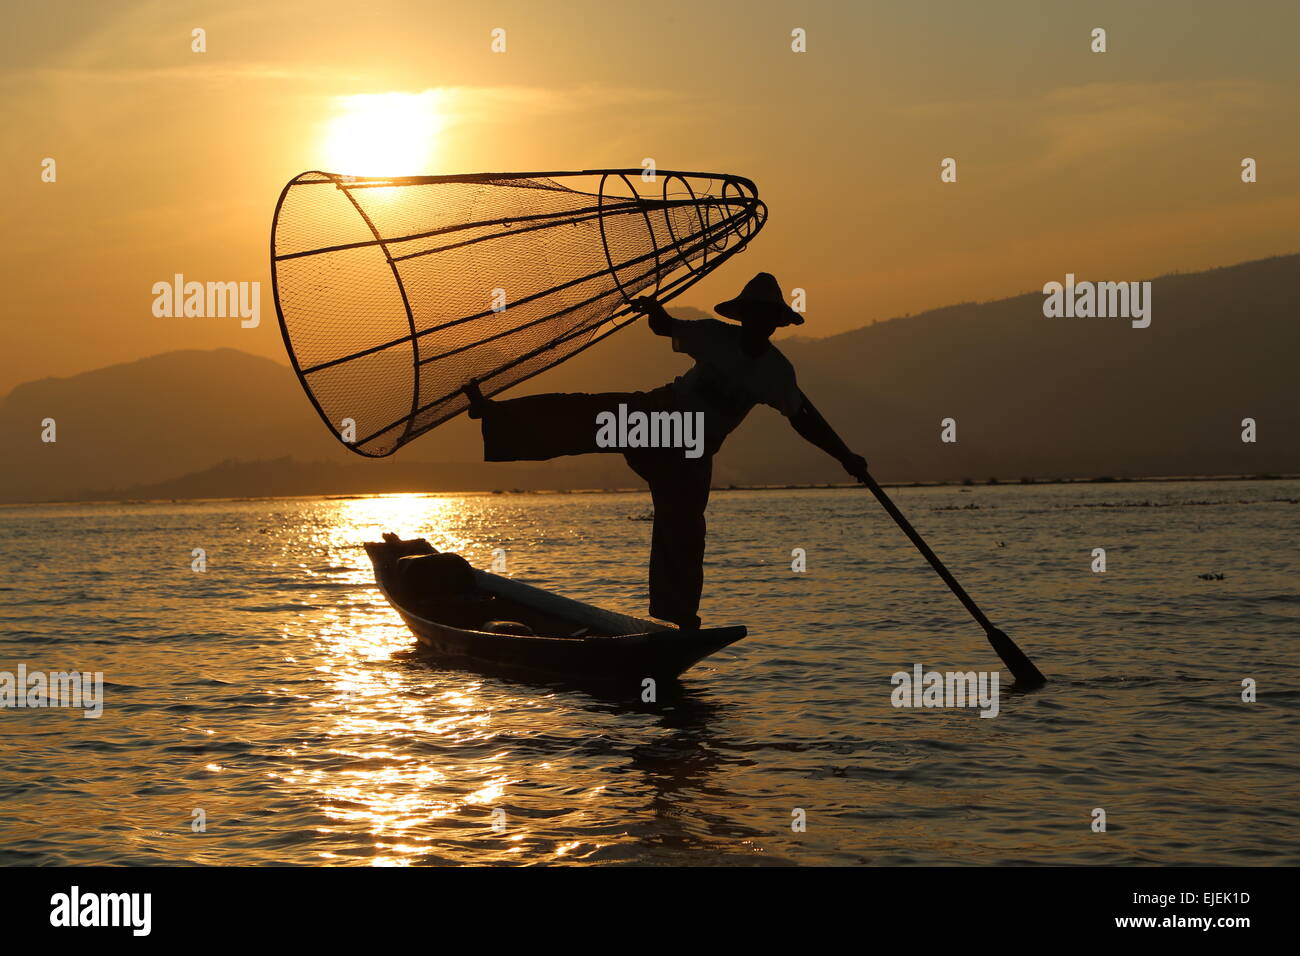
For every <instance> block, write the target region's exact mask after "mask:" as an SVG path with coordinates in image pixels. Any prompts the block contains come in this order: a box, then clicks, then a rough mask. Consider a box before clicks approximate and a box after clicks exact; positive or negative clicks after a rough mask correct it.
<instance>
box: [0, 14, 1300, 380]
mask: <svg viewBox="0 0 1300 956" xmlns="http://www.w3.org/2000/svg"><path fill="white" fill-rule="evenodd" d="M5 26H6V29H5V31H4V35H3V37H0V106H2V107H3V116H4V118H5V126H4V136H3V150H2V152H0V162H2V163H3V165H2V167H0V168H2V169H3V174H4V182H5V197H6V203H5V205H6V216H7V217H8V228H7V229H5V230H4V233H3V237H2V238H0V262H3V265H4V272H5V289H6V292H7V295H6V296H5V300H4V306H3V308H4V324H5V335H4V339H5V348H4V349H0V394H2V393H3V392H5V391H7V390H8V389H9V388H10V387H12V386H13V385H15V384H17V383H19V382H21V381H26V380H29V379H32V378H38V377H42V376H46V375H68V374H74V373H77V372H80V371H84V370H86V369H89V368H94V367H98V366H101V365H105V364H109V363H112V362H118V361H126V360H130V359H134V358H139V357H142V356H146V355H152V354H156V353H158V352H163V351H168V350H171V349H177V348H215V347H221V346H229V347H233V348H239V349H243V350H245V351H249V352H255V353H259V354H264V355H268V356H272V357H275V358H277V359H283V347H282V345H281V342H280V335H279V330H278V327H277V325H276V322H275V314H274V305H273V302H272V300H271V289H270V276H269V268H268V248H267V247H268V231H269V227H270V221H271V214H272V211H273V208H274V204H275V200H276V197H277V195H278V194H279V190H280V189H281V187H282V186H283V185H284V183H285V182H287V181H288V180H289V179H291V178H292V177H293V176H294V175H295V174H297V173H299V172H301V171H303V170H307V169H327V170H330V171H334V172H343V173H358V174H365V173H385V172H397V171H406V172H411V173H419V172H426V173H452V172H477V171H488V170H492V171H498V170H520V171H522V170H548V169H557V170H558V169H584V168H595V167H605V166H610V167H637V166H639V165H640V164H641V162H642V160H643V159H644V158H646V157H651V158H653V159H654V160H655V162H656V163H657V164H658V166H659V167H660V168H663V169H674V168H675V169H686V170H705V171H717V172H732V173H738V174H740V175H744V176H748V177H750V178H752V179H753V180H755V181H756V182H757V184H758V187H759V191H760V195H761V196H762V198H763V199H765V200H766V202H767V203H768V205H769V208H770V220H769V222H768V225H767V227H766V229H765V230H764V232H763V233H762V234H761V235H760V236H759V237H758V238H757V239H756V240H755V241H754V242H753V244H752V245H751V246H750V248H749V250H748V251H747V252H746V253H745V254H744V255H743V256H742V257H740V258H738V259H736V260H735V261H734V262H733V263H731V264H730V265H729V266H727V267H726V268H724V269H723V270H721V271H720V272H719V273H715V274H714V275H712V276H710V277H709V278H708V279H706V280H705V281H704V282H702V283H701V284H700V285H699V286H697V287H696V288H695V289H693V290H691V292H689V293H687V294H686V295H685V296H684V297H683V298H682V299H680V300H678V302H680V303H683V304H688V305H695V306H700V307H705V308H707V307H708V306H710V305H711V304H712V303H713V302H716V301H718V300H720V299H722V298H727V297H730V296H731V295H732V294H734V293H735V292H736V291H738V289H739V287H740V285H741V284H743V282H744V280H745V279H747V278H748V277H749V276H750V275H751V274H752V273H754V272H757V271H759V270H767V271H771V272H774V273H775V274H776V275H777V276H778V278H779V279H780V280H781V281H782V283H783V285H784V286H785V287H786V288H787V289H788V288H790V287H794V286H799V287H802V288H804V289H806V290H807V307H808V323H807V324H806V325H804V326H803V327H802V328H801V329H800V334H805V335H826V334H831V333H835V332H842V331H846V330H848V329H851V328H856V327H858V326H861V325H864V324H867V323H868V322H871V321H873V320H876V319H884V318H889V317H892V316H895V315H900V314H903V313H907V312H917V311H920V310H923V309H926V308H930V307H934V306H940V305H946V304H950V303H953V302H958V301H967V300H972V299H991V298H999V297H1002V296H1005V295H1012V294H1016V293H1020V292H1026V291H1030V290H1034V289H1041V287H1042V285H1043V283H1044V282H1046V281H1049V280H1053V279H1056V280H1060V279H1062V278H1063V276H1064V274H1065V273H1066V272H1073V273H1076V274H1078V275H1080V276H1081V277H1087V276H1095V277H1100V278H1106V279H1110V280H1133V279H1139V278H1145V277H1150V276H1153V275H1158V274H1161V273H1165V272H1170V271H1174V270H1180V271H1192V270H1197V269H1203V268H1210V267H1214V266H1219V265H1227V264H1231V263H1234V262H1240V261H1243V260H1247V259H1253V258H1260V257H1264V256H1268V255H1274V254H1281V253H1290V252H1296V251H1300V175H1298V171H1300V108H1297V103H1298V101H1300V57H1297V56H1296V55H1295V42H1296V37H1297V36H1300V4H1297V3H1295V2H1292V0H1284V2H1252V3H1249V4H1242V3H1233V2H1195V0H1178V2H1175V0H1169V2H1144V3H1133V2H1130V0H1125V2H1116V3H1104V2H1102V3H1088V4H1075V3H1071V4H1066V3H1054V2H1041V0H1025V2H998V0H987V2H979V3H975V2H962V0H950V2H932V3H925V2H916V0H897V2H880V3H868V2H855V3H849V2H842V3H834V2H815V0H812V2H808V0H801V2H779V3H778V2H710V0H690V2H678V0H661V2H656V3H654V4H644V3H617V4H615V3H610V4H600V3H588V2H566V0H548V2H546V3H538V2H536V0H529V2H518V3H516V2H504V3H490V2H483V0H476V2H458V0H448V2H438V3H429V2H367V3H360V4H359V3H355V2H347V3H343V2H335V0H311V2H265V3H263V2H236V0H223V2H212V3H201V2H185V0H156V2H83V3H72V2H59V0H51V2H43V3H39V4H14V5H10V7H9V8H8V9H7V11H6V17H5ZM497 27H500V28H504V29H505V30H506V44H507V50H506V52H505V53H493V52H491V49H490V43H491V35H490V34H491V31H492V30H493V28H497ZM796 27H799V28H803V29H804V30H806V31H807V52H806V53H801V54H796V53H792V52H791V50H790V34H791V30H792V29H794V28H796ZM1094 27H1104V28H1105V29H1106V30H1107V44H1108V50H1107V52H1105V53H1101V54H1098V53H1092V52H1090V50H1089V43H1090V36H1089V34H1090V31H1091V30H1092V29H1093V28H1094ZM195 28H202V29H203V30H205V31H206V44H207V52H204V53H194V52H192V51H191V42H192V41H191V31H192V30H193V29H195ZM394 93H396V94H408V95H407V96H398V97H390V96H386V95H385V94H394ZM345 124H352V125H345ZM395 127H397V128H398V129H399V130H400V132H397V133H393V132H391V131H392V130H393V129H394V128H395ZM358 131H359V132H358ZM358 144H360V145H363V146H364V147H365V149H363V150H360V151H358ZM421 144H431V145H428V146H427V148H426V147H424V146H422V145H421ZM421 154H426V155H421ZM949 156H950V157H954V158H955V159H956V160H957V163H958V181H957V182H956V183H952V184H943V183H941V182H940V181H939V164H940V161H941V160H942V159H943V158H944V157H949ZM1247 156H1249V157H1253V158H1255V159H1256V160H1257V161H1258V164H1259V182H1258V183H1255V184H1252V185H1246V184H1243V183H1242V182H1241V180H1240V163H1241V160H1242V158H1243V157H1247ZM46 157H52V158H54V159H55V160H56V162H57V174H58V178H57V181H56V182H54V183H46V182H42V181H41V178H40V177H41V162H42V160H43V159H45V158H46ZM358 157H360V158H358ZM366 157H369V159H367V158H366ZM376 157H391V158H392V160H393V162H397V163H407V164H409V163H416V164H418V168H413V169H407V170H396V169H392V170H386V169H348V168H341V166H340V164H341V163H346V162H375V161H376ZM178 272H179V273H183V274H184V275H185V276H186V277H187V278H189V279H196V280H199V281H209V280H212V281H260V282H262V283H263V289H262V322H261V326H260V327H259V328H256V329H244V328H241V327H240V323H239V322H238V320H231V319H212V318H209V319H169V318H161V319H160V318H155V317H154V316H153V314H152V312H151V305H152V301H153V295H152V292H151V289H152V286H153V284H154V283H155V282H159V281H170V279H171V277H172V276H173V275H174V274H175V273H178ZM937 347H941V343H937Z"/></svg>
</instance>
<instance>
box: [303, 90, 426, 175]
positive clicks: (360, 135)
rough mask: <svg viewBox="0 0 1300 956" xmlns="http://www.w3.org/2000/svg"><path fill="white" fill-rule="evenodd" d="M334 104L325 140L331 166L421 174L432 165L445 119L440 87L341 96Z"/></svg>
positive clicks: (340, 169)
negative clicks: (335, 113) (415, 91)
mask: <svg viewBox="0 0 1300 956" xmlns="http://www.w3.org/2000/svg"><path fill="white" fill-rule="evenodd" d="M335 108H336V110H337V115H336V116H335V117H334V118H333V119H332V120H330V123H329V127H328V129H327V130H326V134H325V141H324V143H323V144H322V148H323V151H324V156H325V160H326V168H327V169H328V170H329V171H330V172H332V173H343V174H345V175H348V176H417V175H420V174H423V173H429V172H431V171H432V170H431V166H432V163H433V156H434V151H435V149H436V146H437V139H438V134H439V133H441V132H442V130H443V128H444V126H445V125H446V114H445V110H444V103H443V96H442V95H441V93H440V92H439V91H438V90H425V91H423V92H421V93H365V94H359V95H356V96H339V97H336V98H335Z"/></svg>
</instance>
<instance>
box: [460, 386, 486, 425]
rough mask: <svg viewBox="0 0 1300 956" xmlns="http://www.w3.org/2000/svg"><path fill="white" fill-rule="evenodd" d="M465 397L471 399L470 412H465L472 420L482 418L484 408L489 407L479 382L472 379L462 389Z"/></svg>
mask: <svg viewBox="0 0 1300 956" xmlns="http://www.w3.org/2000/svg"><path fill="white" fill-rule="evenodd" d="M461 391H462V392H464V393H465V397H466V398H468V399H469V410H468V411H467V412H465V414H466V415H468V416H469V417H470V418H482V417H483V408H484V407H485V406H486V405H487V399H486V398H484V397H483V393H482V392H481V391H479V387H478V380H477V379H470V380H469V383H468V384H467V385H466V386H465V387H464V388H462V389H461Z"/></svg>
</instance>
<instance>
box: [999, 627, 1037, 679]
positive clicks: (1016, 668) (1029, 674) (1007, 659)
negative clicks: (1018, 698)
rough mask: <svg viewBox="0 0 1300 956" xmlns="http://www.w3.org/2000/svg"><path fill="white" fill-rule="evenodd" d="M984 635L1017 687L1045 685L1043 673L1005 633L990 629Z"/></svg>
mask: <svg viewBox="0 0 1300 956" xmlns="http://www.w3.org/2000/svg"><path fill="white" fill-rule="evenodd" d="M986 633H987V634H988V637H989V643H990V644H992V645H993V650H995V651H997V652H998V657H1000V658H1002V663H1004V664H1006V665H1007V670H1009V671H1011V676H1012V677H1014V678H1015V679H1016V686H1017V687H1022V688H1031V687H1042V686H1043V685H1044V684H1046V683H1047V678H1046V677H1044V676H1043V672H1042V671H1040V670H1039V669H1038V668H1037V667H1035V666H1034V662H1033V661H1031V660H1030V659H1029V658H1028V657H1027V656H1026V655H1025V652H1024V651H1022V650H1021V649H1020V648H1019V647H1018V646H1017V645H1016V642H1015V641H1013V640H1012V639H1011V638H1010V637H1008V636H1007V634H1006V632H1005V631H1003V630H1001V629H999V628H996V627H990V628H989V629H988V631H987V632H986Z"/></svg>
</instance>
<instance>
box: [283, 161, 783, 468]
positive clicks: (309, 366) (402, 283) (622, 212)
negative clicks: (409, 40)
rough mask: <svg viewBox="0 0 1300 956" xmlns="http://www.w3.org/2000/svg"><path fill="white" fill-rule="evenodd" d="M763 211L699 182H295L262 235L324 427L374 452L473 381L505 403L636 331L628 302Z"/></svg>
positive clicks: (745, 234)
mask: <svg viewBox="0 0 1300 956" xmlns="http://www.w3.org/2000/svg"><path fill="white" fill-rule="evenodd" d="M766 215H767V211H766V208H765V207H764V205H763V204H762V203H761V202H760V201H759V199H758V196H757V192H756V190H755V188H754V185H753V184H752V183H751V182H749V181H748V180H745V179H740V178H738V177H733V176H721V175H714V174H709V173H670V172H662V171H661V172H659V173H658V174H657V175H656V176H655V177H654V179H653V181H649V182H647V181H644V180H643V179H642V178H641V170H609V171H605V170H598V171H589V172H580V173H579V172H575V173H526V174H513V173H510V174H481V175H473V176H425V177H405V178H400V179H362V178H355V177H347V176H338V175H334V174H331V173H321V172H310V173H303V174H302V175H300V176H298V177H297V178H295V179H294V180H293V181H292V182H290V183H289V184H288V185H287V186H286V187H285V189H284V192H283V193H282V195H281V197H280V204H279V206H278V207H277V209H276V214H275V222H274V224H273V226H272V231H271V247H272V253H271V255H272V263H271V264H272V270H273V276H274V286H275V301H276V309H277V312H278V314H279V317H280V327H281V330H282V331H283V333H284V340H285V345H286V347H287V348H288V350H289V355H290V357H291V359H292V360H293V363H294V368H295V370H296V371H297V373H298V377H299V380H300V381H301V382H302V385H303V388H304V389H306V391H307V394H308V395H309V396H310V397H311V400H312V402H313V404H315V406H316V410H317V411H318V412H319V413H320V415H321V418H323V419H324V420H325V422H326V424H327V425H329V427H330V431H331V432H332V433H333V434H334V435H335V437H338V438H340V440H344V444H346V445H347V446H348V447H349V448H351V449H352V450H353V451H356V452H358V453H359V454H362V455H366V456H370V457H380V456H383V455H389V454H392V453H393V452H394V451H396V450H397V449H398V448H400V447H401V446H402V445H404V444H406V443H407V442H408V441H411V440H412V439H413V438H416V437H418V436H419V435H422V434H424V433H425V432H427V431H429V430H430V429H431V428H434V427H435V426H437V425H438V424H440V423H442V422H444V421H446V420H447V419H449V418H451V417H452V416H454V415H457V414H459V413H460V412H461V411H463V410H464V409H465V408H466V406H467V400H466V398H465V395H464V393H463V392H462V391H461V389H462V388H463V387H464V386H465V385H466V384H467V383H468V382H469V381H470V379H477V380H478V381H479V383H480V387H481V388H482V390H483V393H484V394H485V395H492V394H495V393H497V392H500V391H502V390H504V389H506V388H509V387H510V386H512V385H515V384H517V383H519V382H521V381H523V380H524V379H526V378H529V377H530V376H532V375H536V374H537V373H538V372H542V371H544V370H546V369H548V368H550V367H551V366H553V365H556V364H557V363H559V362H562V361H564V360H565V359H566V358H569V357H570V356H572V355H574V354H575V353H577V352H579V351H581V350H582V349H584V348H587V347H588V346H590V345H592V344H593V343H594V342H596V341H598V340H599V339H600V338H603V337H604V336H606V335H608V334H610V333H612V332H614V331H617V330H618V329H620V328H622V327H623V326H624V325H627V324H629V323H630V322H632V321H634V320H635V319H636V316H635V315H633V314H632V312H631V310H630V308H629V306H628V299H629V298H631V297H633V296H637V295H654V296H655V297H657V298H658V299H659V300H660V301H667V300H668V299H671V298H672V297H673V296H675V295H678V294H680V293H681V292H682V291H684V290H685V289H686V288H688V287H689V286H691V285H692V284H694V283H695V282H697V281H698V280H699V279H700V278H702V277H703V276H704V275H705V274H707V273H708V272H709V271H710V270H712V269H713V268H714V267H716V266H717V265H719V264H720V263H721V262H723V261H725V260H726V259H727V258H728V257H729V256H731V255H732V254H734V253H735V252H737V251H739V250H740V249H741V248H743V247H744V245H745V243H746V242H748V241H749V239H750V238H751V237H752V236H753V235H754V234H755V233H757V232H758V230H759V229H760V228H761V227H762V225H763V222H764V220H765V219H766ZM349 420H350V421H351V423H352V426H351V432H350V437H351V438H352V440H351V441H347V440H345V439H346V437H348V436H349V431H348V427H347V426H348V421H349Z"/></svg>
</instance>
